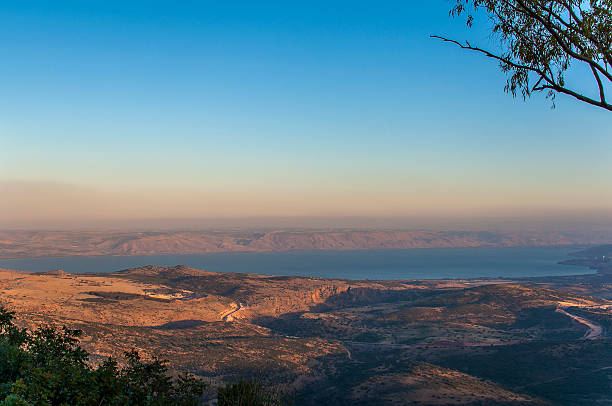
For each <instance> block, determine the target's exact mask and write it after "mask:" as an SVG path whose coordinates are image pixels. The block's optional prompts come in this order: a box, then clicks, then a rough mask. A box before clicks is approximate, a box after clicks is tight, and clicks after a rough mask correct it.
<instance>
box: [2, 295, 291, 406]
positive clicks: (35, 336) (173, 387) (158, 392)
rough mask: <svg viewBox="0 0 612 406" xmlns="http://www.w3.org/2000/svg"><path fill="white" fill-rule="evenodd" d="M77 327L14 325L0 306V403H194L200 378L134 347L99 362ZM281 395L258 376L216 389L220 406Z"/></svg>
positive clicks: (257, 403) (265, 404)
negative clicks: (119, 358) (121, 359)
mask: <svg viewBox="0 0 612 406" xmlns="http://www.w3.org/2000/svg"><path fill="white" fill-rule="evenodd" d="M80 335H81V332H80V331H79V330H71V329H69V328H66V327H62V328H61V329H57V328H55V327H49V326H43V327H40V328H38V329H36V330H34V331H27V330H26V329H21V328H19V327H17V326H16V325H15V323H14V314H13V313H12V312H9V311H7V310H6V309H4V308H3V307H1V306H0V406H198V405H204V401H203V400H202V394H203V393H204V389H205V387H206V385H205V383H204V382H203V381H202V380H201V379H199V378H197V377H195V376H193V375H189V374H181V375H178V376H175V375H173V374H171V373H170V371H169V370H168V368H167V366H166V364H165V362H163V361H160V360H158V359H153V360H152V361H150V362H146V361H144V360H143V359H141V357H140V355H139V354H138V353H137V352H136V351H130V352H128V353H126V354H125V362H124V363H123V365H120V364H119V363H118V362H117V361H116V360H114V359H112V358H107V359H106V360H104V361H103V362H101V363H99V364H94V363H92V362H90V360H89V354H88V353H87V352H86V351H85V350H84V349H83V348H81V347H80V346H79V336H80ZM285 404H287V402H286V399H285V398H284V397H282V396H281V394H280V392H279V391H278V390H276V389H275V388H274V387H269V386H265V385H263V384H262V382H261V380H255V381H247V380H241V381H238V382H235V383H228V384H226V385H225V386H223V387H220V388H219V389H218V405H219V406H247V405H248V406H280V405H285Z"/></svg>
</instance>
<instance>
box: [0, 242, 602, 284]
mask: <svg viewBox="0 0 612 406" xmlns="http://www.w3.org/2000/svg"><path fill="white" fill-rule="evenodd" d="M571 251H573V250H572V249H565V248H440V249H411V250H365V251H306V252H270V253H223V254H200V255H146V256H129V257H63V258H30V259H5V260H0V267H2V268H8V269H19V270H26V271H45V270H53V269H63V270H64V271H66V272H70V273H85V272H114V271H119V270H122V269H126V268H132V267H138V266H144V265H158V266H174V265H187V266H190V267H194V268H198V269H205V270H207V271H213V272H245V273H258V274H265V275H290V276H294V275H298V276H314V277H323V278H345V279H379V280H383V279H387V280H393V279H447V278H452V279H466V278H482V277H493V278H495V277H506V278H510V277H525V276H558V275H577V274H586V273H593V271H591V270H589V269H588V268H583V267H576V266H566V265H559V264H558V262H559V261H562V260H564V259H568V256H567V254H568V253H569V252H571Z"/></svg>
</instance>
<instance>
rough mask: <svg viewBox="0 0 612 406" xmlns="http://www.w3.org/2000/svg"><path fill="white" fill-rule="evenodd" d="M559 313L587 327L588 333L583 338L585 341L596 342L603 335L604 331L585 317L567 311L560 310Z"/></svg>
mask: <svg viewBox="0 0 612 406" xmlns="http://www.w3.org/2000/svg"><path fill="white" fill-rule="evenodd" d="M557 312H559V313H561V314H564V315H566V316H568V317H571V318H572V319H574V320H576V321H577V322H578V323H580V324H584V325H585V326H586V327H587V332H586V333H585V334H584V336H583V337H582V339H583V340H595V339H596V338H599V337H601V336H602V335H603V333H604V329H603V327H602V326H600V325H599V324H597V323H594V322H592V321H590V320H587V319H585V318H584V317H580V316H576V315H574V314H571V313H568V312H567V311H566V310H565V309H562V308H558V309H557Z"/></svg>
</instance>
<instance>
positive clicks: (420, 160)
mask: <svg viewBox="0 0 612 406" xmlns="http://www.w3.org/2000/svg"><path fill="white" fill-rule="evenodd" d="M451 4H452V3H451V2H449V1H447V0H429V1H426V2H407V1H388V2H382V3H381V2H373V1H372V2H370V1H362V2H360V1H351V2H340V1H325V2H322V1H310V2H299V3H297V2H263V1H262V2H240V1H236V2H218V1H217V2H207V1H181V2H176V1H175V2H171V1H146V2H145V1H129V2H125V1H112V0H106V1H87V2H83V1H74V2H71V1H59V0H58V1H53V2H49V1H10V0H7V1H3V2H2V4H1V5H0V58H1V61H2V63H0V89H1V92H2V97H0V193H1V194H2V199H1V200H0V227H4V228H46V227H52V228H53V227H54V228H61V227H84V228H86V227H90V226H94V225H105V226H108V227H119V226H121V225H122V224H136V223H138V224H140V225H146V224H151V225H153V224H158V223H160V222H163V224H166V225H172V224H174V223H173V221H174V220H176V222H177V223H176V224H179V222H180V224H183V225H184V224H198V223H197V222H196V223H193V222H191V220H190V219H216V220H217V221H219V220H221V223H222V222H223V219H227V221H230V220H231V219H234V220H235V219H244V218H261V219H264V218H265V219H270V218H281V217H282V218H285V219H286V218H304V219H312V218H329V219H333V218H336V219H337V218H350V219H360V218H361V219H366V218H368V219H376V218H384V219H387V220H386V221H387V223H390V224H393V223H394V221H395V220H394V219H419V218H420V219H424V218H428V219H441V218H445V219H476V218H480V217H487V218H502V217H504V218H524V219H526V218H528V217H529V218H533V217H538V216H540V217H546V216H548V217H551V216H552V217H554V218H564V219H570V220H571V219H578V218H585V217H589V218H592V217H594V218H597V217H598V216H603V217H605V216H608V218H612V187H611V185H612V182H611V181H610V180H611V175H612V117H611V116H610V113H609V112H606V111H604V110H602V109H597V108H595V107H591V106H587V105H584V104H581V103H579V102H576V101H574V100H572V99H570V98H567V97H564V96H559V97H558V98H557V103H556V109H551V106H550V102H549V101H547V100H546V99H545V98H544V97H543V96H541V95H538V96H534V97H533V98H532V99H530V100H528V101H527V102H523V101H522V99H513V98H512V97H511V96H509V95H507V94H506V93H504V91H503V87H504V84H505V75H504V74H503V73H501V72H500V71H499V69H497V67H496V64H495V63H494V62H492V61H490V60H487V59H486V58H484V57H482V56H478V55H474V54H469V53H466V52H465V51H461V50H459V49H456V48H454V47H452V46H450V45H447V44H443V43H441V42H440V41H437V40H433V39H430V38H429V35H430V34H442V35H447V36H450V37H452V38H456V39H470V40H472V41H474V42H476V43H478V44H479V45H482V46H485V47H488V48H491V49H495V46H496V42H495V41H494V40H493V39H492V38H491V37H490V35H489V34H488V32H487V30H486V28H487V25H486V24H477V26H476V28H475V29H473V30H467V29H466V27H465V26H464V24H463V22H462V21H461V20H453V19H451V18H449V16H448V10H449V7H450V6H451ZM480 22H481V23H482V20H481V21H480ZM570 80H571V83H574V84H577V85H578V86H590V83H589V82H588V81H587V78H586V76H583V75H581V74H580V72H577V73H575V74H574V76H570ZM588 89H589V91H592V90H594V89H591V88H590V87H588ZM552 217H551V218H552ZM194 221H196V220H194ZM349 223H350V222H349ZM354 223H355V225H358V224H357V223H359V221H358V220H355V221H354ZM160 224H161V223H160Z"/></svg>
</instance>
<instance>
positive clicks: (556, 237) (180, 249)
mask: <svg viewBox="0 0 612 406" xmlns="http://www.w3.org/2000/svg"><path fill="white" fill-rule="evenodd" d="M610 240H612V234H611V235H601V234H598V235H587V234H581V233H562V232H548V233H534V232H488V231H437V232H434V231H390V230H379V231H377V230H335V231H308V230H302V231H295V230H278V231H266V232H249V231H242V232H229V231H222V232H221V231H164V232H93V231H90V232H88V231H55V232H54V231H3V232H0V258H24V257H46V256H96V255H163V254H202V253H216V252H282V251H312V250H363V249H411V248H453V247H539V246H573V245H585V244H601V243H606V242H609V241H610Z"/></svg>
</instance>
